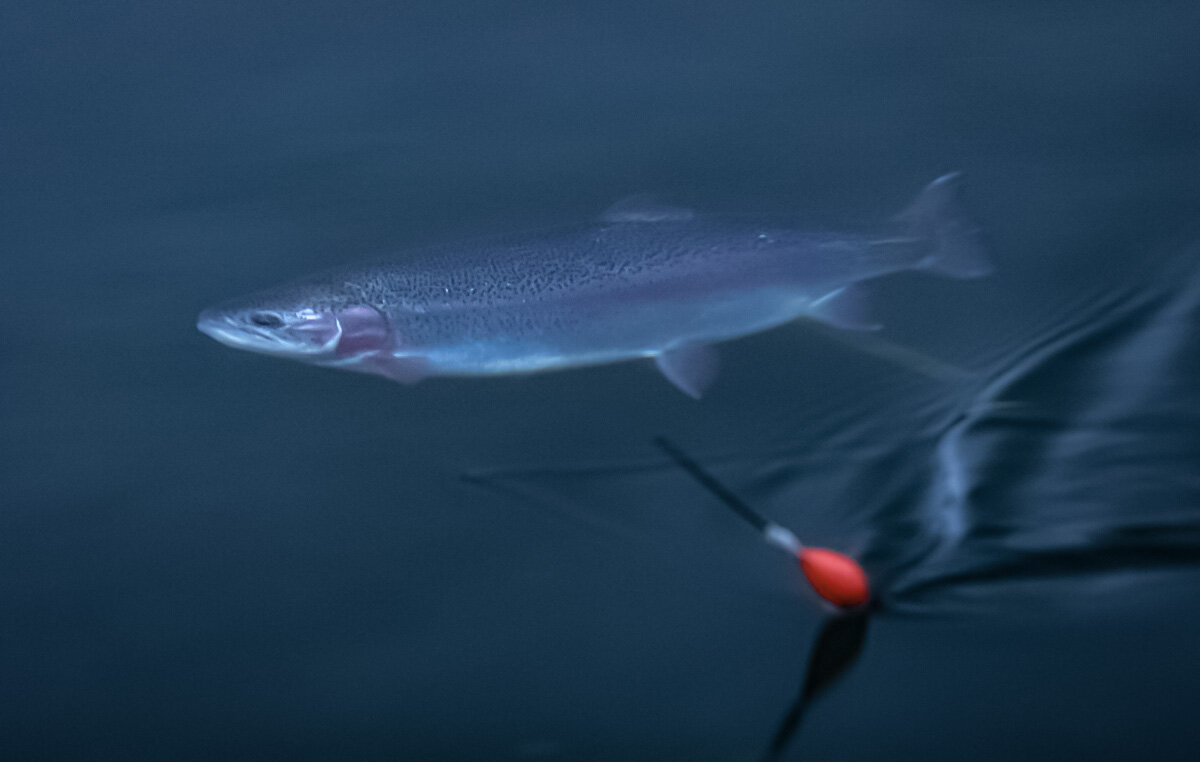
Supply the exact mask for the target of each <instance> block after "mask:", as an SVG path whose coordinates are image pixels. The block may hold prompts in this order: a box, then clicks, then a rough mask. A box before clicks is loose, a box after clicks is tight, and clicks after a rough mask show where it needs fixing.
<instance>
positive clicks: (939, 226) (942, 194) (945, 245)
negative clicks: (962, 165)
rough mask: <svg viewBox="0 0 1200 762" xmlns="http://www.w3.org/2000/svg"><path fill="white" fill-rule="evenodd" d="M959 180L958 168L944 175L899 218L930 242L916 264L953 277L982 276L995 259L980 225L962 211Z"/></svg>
mask: <svg viewBox="0 0 1200 762" xmlns="http://www.w3.org/2000/svg"><path fill="white" fill-rule="evenodd" d="M960 181H961V175H960V174H959V173H957V172H952V173H951V174H948V175H942V176H941V177H939V178H938V179H936V180H934V181H933V182H931V183H930V184H929V185H927V186H925V190H923V191H921V195H919V196H917V200H916V201H914V202H913V203H912V205H911V206H909V207H908V208H907V209H905V210H904V211H903V212H901V213H900V214H899V215H898V216H897V217H896V219H897V220H900V221H902V222H904V223H906V224H907V225H908V229H909V233H910V234H911V235H913V236H915V237H916V238H919V239H920V240H922V241H927V242H928V244H929V251H928V252H927V253H926V255H925V257H924V258H923V259H922V260H921V261H920V262H919V263H918V264H917V267H919V268H922V269H925V270H929V271H930V272H935V273H940V274H942V275H945V276H947V277H950V278H981V277H983V276H984V275H988V274H990V273H991V272H992V263H991V262H990V261H988V257H987V253H986V252H985V251H984V248H983V244H982V243H981V242H980V240H979V229H978V228H977V227H975V225H974V223H972V222H971V220H970V219H969V218H968V217H967V215H966V213H965V212H964V211H963V208H962V201H961V199H960V192H959V185H960Z"/></svg>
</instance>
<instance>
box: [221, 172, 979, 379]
mask: <svg viewBox="0 0 1200 762" xmlns="http://www.w3.org/2000/svg"><path fill="white" fill-rule="evenodd" d="M891 228H892V229H889V230H887V231H886V233H885V234H882V235H880V234H870V233H861V232H860V233H846V232H834V231H820V230H817V231H814V230H807V229H801V228H797V227H795V226H789V225H785V224H774V223H772V224H764V223H762V222H759V221H739V220H725V219H718V218H709V217H707V216H704V215H700V214H697V213H696V212H695V211H693V210H692V209H688V208H684V207H679V206H670V205H666V204H663V203H661V202H659V201H657V200H655V199H653V198H650V197H645V196H635V197H630V198H628V199H624V200H622V201H619V202H617V203H616V204H614V205H613V206H612V207H610V208H609V209H608V210H607V211H606V212H605V213H604V214H603V215H601V216H600V218H599V219H597V220H595V221H592V222H590V223H586V224H581V225H576V226H570V227H563V228H556V229H550V230H542V231H537V232H533V233H525V234H519V233H518V234H504V235H498V236H493V237H488V238H480V239H473V240H469V241H462V242H452V243H445V244H438V245H432V246H427V247H425V248H421V249H416V250H412V251H407V252H402V253H399V254H396V255H392V256H385V257H377V258H375V259H371V260H367V261H365V262H362V263H361V264H354V265H349V266H345V267H342V268H340V269H334V270H329V271H326V272H323V273H318V274H315V275H311V276H307V277H302V278H300V279H298V280H295V281H292V282H290V283H286V284H284V285H281V286H278V287H275V288H271V289H268V290H265V291H261V292H258V293H256V294H252V295H250V296H246V297H242V298H239V299H234V300H232V301H229V302H225V303H223V304H219V305H217V306H214V307H210V308H208V309H206V310H204V311H203V312H201V313H200V315H199V318H198V319H197V327H198V328H199V330H200V331H202V332H203V333H205V334H207V335H208V336H210V337H212V338H213V339H216V340H217V341H219V342H221V343H222V344H225V345H227V346H230V347H233V348H235V349H242V350H247V351H251V352H257V353H261V354H264V355H270V356H273V357H279V358H286V359H290V360H298V361H301V362H305V363H309V364H313V365H318V366H325V367H331V368H341V369H344V370H351V371H356V372H361V373H370V374H375V375H379V376H383V377H385V378H388V379H391V380H393V381H398V382H401V383H405V384H412V383H415V382H417V381H420V380H422V379H425V378H429V377H433V376H500V375H510V374H526V373H534V372H540V371H549V370H557V369H566V368H576V367H582V366H591V365H600V364H605V363H613V362H621V361H628V360H634V359H638V358H646V359H649V360H651V361H653V362H654V363H655V364H656V365H657V367H658V369H659V370H660V371H661V373H662V375H663V376H665V377H666V378H667V380H669V381H670V382H671V383H672V384H674V385H675V386H676V387H678V388H679V389H680V390H681V391H683V392H684V393H686V394H687V395H689V396H691V397H694V398H697V399H699V398H700V397H701V396H702V395H703V394H704V392H705V390H706V389H707V388H708V387H709V386H710V385H711V383H712V382H713V380H714V379H715V377H716V375H717V370H718V365H719V360H718V357H717V352H716V349H715V348H714V345H715V344H717V343H719V342H722V341H726V340H729V339H735V338H739V337H743V336H748V335H750V334H754V333H758V332H760V331H764V330H767V329H770V328H773V327H776V326H779V325H782V324H784V323H788V322H791V321H793V320H796V319H798V318H811V319H815V320H817V321H820V322H822V323H826V324H828V325H831V326H835V327H837V328H841V329H850V330H871V329H874V328H878V325H877V324H875V323H873V322H872V321H871V320H870V318H869V316H868V312H867V307H866V300H865V298H864V295H863V293H862V287H861V286H860V284H861V283H863V282H864V281H869V280H872V279H875V278H879V277H881V276H885V275H888V274H891V273H896V272H900V271H905V270H924V271H927V272H930V273H934V274H937V275H942V276H946V277H950V278H960V279H966V278H978V277H982V276H985V275H987V274H989V273H990V272H991V271H992V269H993V268H992V264H991V262H990V260H989V258H988V256H987V253H986V251H985V247H984V246H983V244H982V243H981V239H980V231H979V229H978V228H977V227H976V226H975V225H974V224H973V223H972V222H971V221H970V219H969V218H968V216H967V215H966V213H965V212H964V207H963V203H962V201H961V176H960V174H959V173H952V174H948V175H944V176H942V177H940V178H938V179H937V180H934V181H933V182H932V183H930V184H929V185H928V186H926V187H925V188H924V190H923V191H921V193H920V194H919V195H918V196H917V198H916V200H915V201H913V202H912V203H911V204H910V205H909V206H908V207H907V208H906V209H905V210H904V211H903V212H901V213H900V214H899V215H897V216H896V217H895V218H894V219H893V220H892V222H891Z"/></svg>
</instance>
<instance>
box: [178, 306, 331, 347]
mask: <svg viewBox="0 0 1200 762" xmlns="http://www.w3.org/2000/svg"><path fill="white" fill-rule="evenodd" d="M334 325H335V326H336V323H335V324H334ZM196 329H197V330H199V331H200V332H201V333H203V334H205V335H206V336H209V337H211V338H213V339H215V340H216V341H218V342H220V343H221V344H224V345H225V346H227V347H232V348H234V349H242V350H246V351H249V352H257V353H259V354H264V355H273V356H275V357H288V358H306V359H312V358H314V357H317V356H320V355H323V354H327V353H329V352H330V351H332V348H333V347H335V346H337V341H338V339H339V338H340V334H341V331H340V330H336V331H335V335H333V336H332V337H331V338H329V339H328V340H325V341H314V340H313V337H312V336H311V335H310V336H294V335H292V333H293V331H292V330H290V329H288V328H284V329H279V328H265V327H260V326H256V325H253V324H250V323H247V322H245V321H243V320H239V319H238V318H237V317H235V316H234V315H230V314H228V313H224V312H220V311H218V310H204V311H203V312H201V313H200V316H199V317H197V318H196Z"/></svg>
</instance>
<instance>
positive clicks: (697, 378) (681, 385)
mask: <svg viewBox="0 0 1200 762" xmlns="http://www.w3.org/2000/svg"><path fill="white" fill-rule="evenodd" d="M654 364H655V365H657V366H658V369H659V370H660V371H661V372H662V374H663V375H664V376H666V377H667V380H668V381H670V382H671V383H672V384H674V385H675V386H676V387H677V388H678V389H679V390H680V391H682V392H683V393H684V394H686V395H688V396H689V397H692V398H694V399H700V397H701V396H702V395H703V394H704V390H705V389H707V388H708V386H709V385H710V384H711V383H712V382H713V379H715V378H716V377H717V369H718V366H719V365H720V361H719V358H718V356H717V350H716V349H715V348H714V347H713V346H712V345H711V344H682V345H680V346H678V347H673V348H671V349H668V350H665V351H664V352H662V353H661V354H658V355H656V356H655V358H654Z"/></svg>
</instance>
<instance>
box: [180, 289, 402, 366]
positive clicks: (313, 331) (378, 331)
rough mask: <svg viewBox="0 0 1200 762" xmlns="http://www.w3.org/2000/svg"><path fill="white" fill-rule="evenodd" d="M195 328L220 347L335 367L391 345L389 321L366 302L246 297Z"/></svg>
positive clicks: (210, 313)
mask: <svg viewBox="0 0 1200 762" xmlns="http://www.w3.org/2000/svg"><path fill="white" fill-rule="evenodd" d="M196 327H197V328H198V329H199V330H200V331H201V332H202V333H205V334H207V335H208V336H211V337H212V338H214V339H216V340H217V341H219V342H221V343H222V344H224V345H226V346H229V347H233V348H234V349H243V350H246V351H249V352H257V353H259V354H264V355H271V356H273V357H280V358H285V359H290V360H300V361H303V362H309V363H317V364H323V363H331V362H338V361H341V360H344V359H347V358H353V357H357V356H362V355H364V354H370V353H373V352H375V351H378V350H382V349H386V348H387V347H388V346H390V340H391V331H390V329H389V326H388V322H387V319H386V318H385V317H384V315H383V314H382V313H381V312H380V311H379V310H378V309H376V308H375V307H373V306H371V305H368V304H361V303H357V304H356V303H353V302H338V303H330V304H319V303H318V304H314V303H313V302H312V301H311V300H303V299H286V298H263V297H262V296H255V297H247V298H245V299H242V300H235V301H233V302H227V303H225V304H221V305H218V306H216V307H210V308H208V309H206V310H204V311H203V312H201V313H200V316H199V318H197V320H196Z"/></svg>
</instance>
